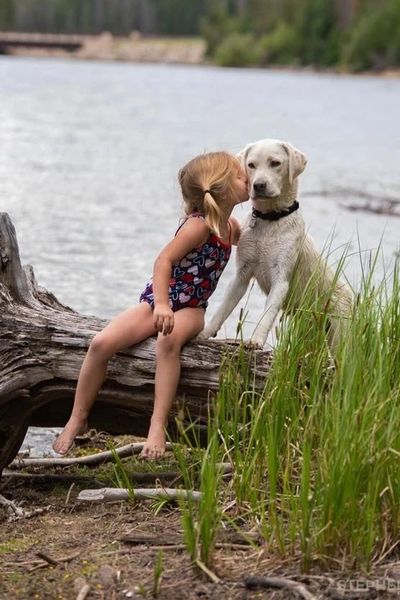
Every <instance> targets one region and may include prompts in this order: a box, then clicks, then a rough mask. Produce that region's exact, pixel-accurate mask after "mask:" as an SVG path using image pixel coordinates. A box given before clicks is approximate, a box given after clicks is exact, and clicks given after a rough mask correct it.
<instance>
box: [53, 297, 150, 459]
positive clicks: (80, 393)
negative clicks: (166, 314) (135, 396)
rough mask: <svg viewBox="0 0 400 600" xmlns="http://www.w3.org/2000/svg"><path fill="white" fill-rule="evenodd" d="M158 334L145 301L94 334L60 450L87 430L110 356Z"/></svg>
mask: <svg viewBox="0 0 400 600" xmlns="http://www.w3.org/2000/svg"><path fill="white" fill-rule="evenodd" d="M155 334H156V329H155V327H154V324H153V311H152V308H151V306H150V305H149V304H148V303H147V302H142V303H141V304H139V305H138V306H135V307H133V308H128V310H126V311H124V312H123V313H121V314H119V315H118V316H117V317H115V319H113V320H112V321H111V323H109V324H108V325H107V327H105V328H104V329H103V331H101V332H100V333H98V334H96V335H95V336H94V338H93V340H92V342H91V344H90V346H89V350H88V352H87V354H86V357H85V359H84V361H83V364H82V367H81V371H80V373H79V379H78V384H77V387H76V392H75V399H74V405H73V408H72V413H71V416H70V418H69V421H68V423H67V424H66V425H65V427H64V429H63V431H62V432H61V434H60V435H59V436H58V437H57V438H56V440H55V442H54V444H53V448H54V450H55V451H56V452H58V453H59V454H66V453H67V452H68V450H69V449H70V448H71V446H72V444H73V441H74V439H75V436H77V435H79V434H80V433H84V432H85V431H86V430H87V418H88V415H89V412H90V409H91V407H92V405H93V403H94V401H95V399H96V395H97V392H98V391H99V389H100V387H101V386H102V384H103V381H104V379H105V376H106V371H107V364H108V361H109V359H110V358H111V357H112V356H113V355H114V354H115V353H116V352H118V351H120V350H123V349H124V348H128V347H129V346H132V345H134V344H138V343H139V342H141V341H142V340H145V339H146V338H148V337H150V336H151V335H155Z"/></svg>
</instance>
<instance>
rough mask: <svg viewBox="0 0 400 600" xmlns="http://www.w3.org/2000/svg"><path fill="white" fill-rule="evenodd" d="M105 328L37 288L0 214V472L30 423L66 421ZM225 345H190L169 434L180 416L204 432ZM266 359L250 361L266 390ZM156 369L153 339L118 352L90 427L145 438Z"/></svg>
mask: <svg viewBox="0 0 400 600" xmlns="http://www.w3.org/2000/svg"><path fill="white" fill-rule="evenodd" d="M49 252H50V249H49ZM105 324H106V322H105V321H104V320H102V319H99V318H97V317H90V316H84V315H81V314H79V313H77V312H75V311H74V310H72V309H71V308H69V307H68V306H65V305H64V304H62V303H61V302H59V301H58V300H57V298H56V297H55V296H54V295H53V294H52V293H51V292H48V291H47V290H45V289H44V288H42V287H40V286H39V285H38V283H37V282H36V279H35V276H34V273H33V269H32V267H31V266H25V267H22V265H21V262H20V258H19V250H18V243H17V237H16V233H15V229H14V226H13V224H12V222H11V220H10V218H9V217H8V215H7V214H6V213H0V474H1V471H2V469H3V468H4V467H5V466H7V465H8V464H9V463H10V462H11V461H12V460H13V458H14V457H15V456H16V454H17V452H18V450H19V448H20V446H21V444H22V441H23V439H24V437H25V433H26V430H27V428H28V426H29V425H36V426H39V427H58V426H60V427H61V426H63V425H64V424H65V422H66V420H67V418H68V416H69V413H70V410H71V407H72V402H73V396H74V390H75V386H76V381H77V378H78V374H79V369H80V366H81V364H82V360H83V358H84V356H85V353H86V351H87V349H88V346H89V343H90V340H91V339H92V337H93V335H94V334H95V333H96V332H98V331H100V330H101V329H102V328H103V327H104V325H105ZM227 348H231V350H232V349H234V348H235V346H234V345H229V344H228V342H227V341H226V340H219V341H216V340H214V341H208V342H197V341H193V342H191V343H190V344H187V345H186V346H185V347H184V348H183V350H182V355H181V361H182V374H181V382H180V386H179V388H178V392H177V402H176V403H175V405H174V407H173V410H172V411H171V418H170V424H169V429H170V431H171V433H172V434H173V430H174V423H175V421H176V417H177V415H178V413H179V415H186V416H184V420H185V419H187V418H188V415H190V419H191V420H195V421H197V422H198V424H199V426H200V427H201V426H203V427H205V424H206V419H207V412H208V405H209V400H210V397H211V396H212V394H213V393H215V392H216V391H217V389H218V383H219V369H220V365H221V361H222V360H223V359H224V356H225V355H226V353H227ZM270 358H271V357H270V354H269V353H267V352H260V351H256V352H253V353H252V354H251V359H250V354H249V361H250V360H251V369H252V370H253V371H254V373H255V381H256V386H257V387H262V385H263V380H264V378H265V376H266V374H267V372H268V367H269V364H270ZM154 370H155V338H150V339H148V340H146V341H144V342H142V343H141V344H138V345H136V346H134V347H132V348H129V349H128V350H126V351H124V352H119V353H118V354H117V355H116V356H115V358H114V359H112V360H111V361H110V364H109V369H108V374H107V379H106V381H105V383H104V385H103V387H102V389H101V391H100V392H99V395H98V399H97V401H96V403H95V405H94V407H93V410H92V412H91V415H90V423H89V424H90V427H95V428H97V429H102V430H106V431H108V432H109V433H111V434H126V433H129V434H132V435H143V436H144V435H146V433H147V429H148V425H149V418H150V416H151V412H152V404H153V388H154ZM183 403H184V406H185V410H184V411H182V410H180V407H181V406H182V404H183Z"/></svg>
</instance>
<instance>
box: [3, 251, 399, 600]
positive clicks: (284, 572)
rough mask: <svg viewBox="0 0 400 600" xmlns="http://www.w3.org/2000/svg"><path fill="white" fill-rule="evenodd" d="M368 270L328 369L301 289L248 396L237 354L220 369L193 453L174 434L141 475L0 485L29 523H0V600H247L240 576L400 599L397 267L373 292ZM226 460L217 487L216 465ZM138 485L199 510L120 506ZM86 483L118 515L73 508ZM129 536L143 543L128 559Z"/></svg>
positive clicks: (109, 472)
mask: <svg viewBox="0 0 400 600" xmlns="http://www.w3.org/2000/svg"><path fill="white" fill-rule="evenodd" d="M375 261H376V259H370V261H369V262H368V263H367V264H366V265H365V267H364V271H363V280H362V284H361V289H360V291H359V293H358V294H357V295H356V298H355V305H354V310H353V313H352V315H351V318H349V319H348V321H347V326H346V328H345V334H344V335H343V336H342V339H341V340H340V343H339V346H338V348H337V350H336V353H335V358H334V359H333V358H332V356H331V355H330V351H329V349H328V346H327V336H326V328H327V312H328V311H329V303H327V302H326V299H325V300H324V304H321V301H320V297H319V296H318V295H317V294H316V293H315V288H314V286H313V285H312V284H310V286H308V287H307V289H305V290H304V301H303V303H302V307H301V309H300V310H297V311H296V312H295V313H294V314H293V315H292V316H291V317H290V318H285V319H284V320H283V322H282V323H281V326H280V330H279V335H278V341H277V345H276V349H275V353H274V360H273V363H272V366H271V371H270V373H269V375H268V377H267V378H266V381H265V387H264V389H263V391H262V392H259V391H258V392H256V391H255V387H254V386H253V382H252V380H251V377H250V375H249V369H248V366H249V360H248V354H247V352H245V350H244V348H243V346H241V347H239V348H238V350H237V351H236V352H235V354H234V355H233V356H232V355H230V356H227V357H226V360H225V363H224V364H223V365H222V368H221V385H220V390H219V393H218V396H217V397H216V398H215V402H214V411H213V415H212V417H211V415H210V420H209V428H208V445H207V447H206V448H204V447H203V448H202V447H201V446H200V444H196V443H193V432H192V435H191V436H188V432H187V431H182V432H181V441H182V442H183V443H182V444H175V445H174V450H173V452H174V454H173V456H172V457H171V455H168V456H166V457H165V458H164V459H163V460H162V461H161V462H160V463H159V464H156V465H154V464H151V463H149V464H146V463H139V462H138V460H137V459H135V458H130V459H128V460H127V461H124V462H123V463H122V462H121V461H118V460H116V461H115V462H114V464H111V465H103V466H101V467H96V470H95V471H94V472H93V470H91V469H90V468H88V467H84V468H82V467H79V468H78V467H70V468H69V469H68V472H69V473H70V474H74V475H79V476H82V477H84V478H86V479H85V481H83V482H81V483H79V482H77V483H74V485H73V486H71V481H70V480H69V481H67V480H66V481H62V480H59V481H58V483H56V484H54V482H52V481H51V480H49V481H47V482H46V480H38V479H36V480H35V479H33V480H32V481H31V482H29V480H23V479H22V480H17V479H12V478H11V479H10V480H7V478H5V480H2V485H1V488H0V493H2V494H4V495H7V496H8V497H10V498H13V499H14V500H21V501H24V503H25V507H27V506H29V507H31V508H32V507H42V508H43V509H44V512H43V513H40V514H37V515H36V516H34V517H32V518H31V519H24V520H20V521H17V522H16V523H7V522H5V515H1V514H0V519H1V517H3V523H2V534H1V536H0V555H1V559H2V567H1V569H0V575H1V578H0V595H1V594H3V595H4V597H11V595H12V596H13V597H15V598H21V599H22V598H24V599H25V598H27V597H34V598H62V599H64V598H66V599H69V598H76V596H77V593H78V591H79V590H81V589H82V588H83V586H84V585H88V586H89V587H90V594H89V596H88V598H89V599H90V598H104V597H107V598H108V597H110V598H125V597H134V598H152V597H158V598H161V599H163V598H164V599H171V600H172V598H173V599H174V600H177V599H180V598H182V599H183V598H184V599H185V600H188V599H192V598H193V599H194V598H198V597H199V596H200V595H203V596H204V597H206V598H232V599H237V600H239V598H243V594H244V593H245V594H247V595H246V597H247V598H253V597H254V598H258V597H260V592H257V591H254V592H251V591H246V592H244V587H245V586H246V576H248V575H249V574H251V575H254V574H258V575H270V576H271V575H274V576H276V577H281V578H283V579H284V580H290V581H291V582H297V583H300V582H303V583H306V585H307V587H308V589H310V590H311V591H312V592H313V593H316V594H317V595H318V597H319V598H330V597H332V596H333V597H337V598H339V597H340V598H342V597H343V598H344V597H347V596H346V595H345V591H346V589H347V591H350V592H352V591H353V592H354V591H358V592H359V590H360V587H359V586H360V585H361V586H362V589H365V590H368V589H370V590H371V587H374V585H377V586H381V587H379V589H380V590H381V592H380V597H382V598H390V597H392V595H393V594H392V592H391V591H390V590H397V591H398V590H399V589H400V583H399V582H398V581H397V579H398V578H399V575H400V574H399V570H398V564H399V560H398V559H399V552H398V540H399V533H400V531H399V530H400V511H399V500H400V469H399V459H400V429H399V422H400V403H399V400H400V270H399V267H400V261H397V263H396V265H395V267H394V269H393V272H392V273H390V274H388V275H387V277H386V278H385V279H384V280H383V281H381V282H379V283H376V280H375V278H374V276H373V274H374V266H375ZM252 360H256V353H255V354H254V356H253V358H252ZM190 439H191V440H192V441H190ZM127 441H129V440H123V441H122V442H123V443H126V442H127ZM92 450H93V448H89V449H87V450H85V451H84V452H85V453H88V452H91V451H92ZM227 461H229V462H231V463H232V465H233V473H232V475H231V476H230V477H228V478H227V477H226V475H224V472H223V471H222V470H221V468H220V466H219V464H220V463H222V462H224V463H226V462H227ZM141 470H146V471H152V472H153V473H157V474H158V477H159V478H160V479H161V477H162V474H163V472H164V475H165V472H168V473H169V475H168V477H169V478H170V479H171V478H172V481H170V483H169V484H168V486H171V485H172V486H175V487H182V488H186V489H196V490H200V491H201V492H202V494H203V495H202V499H201V501H200V502H199V503H195V502H192V501H190V500H188V501H181V502H180V503H179V505H178V506H174V505H171V504H170V503H167V502H165V501H163V500H157V501H154V500H151V501H150V500H149V501H142V502H139V501H136V500H135V496H134V490H135V486H136V487H143V484H141V483H134V484H133V486H132V484H131V483H130V482H131V481H132V476H133V473H134V472H135V473H136V481H137V477H138V474H137V472H138V471H141ZM37 472H40V473H43V468H42V469H39V470H38V471H37ZM55 472H56V473H57V474H62V473H65V470H60V469H56V470H55ZM87 478H89V479H87ZM90 479H92V480H93V481H92V484H93V485H98V484H99V483H100V485H102V484H103V485H114V486H115V485H121V486H125V487H126V486H127V482H128V487H131V489H132V495H131V499H130V501H128V502H123V503H113V504H111V505H87V504H81V503H79V502H77V501H76V496H77V493H78V492H79V490H80V489H82V487H88V485H89V484H90V483H91V482H90ZM95 480H96V481H95ZM161 481H162V482H163V483H164V484H165V481H164V479H161ZM163 483H156V485H163ZM153 487H154V484H153ZM138 535H139V537H140V536H141V535H147V536H149V539H152V541H151V542H150V541H149V542H148V543H146V542H145V541H142V542H141V543H140V544H139V543H137V542H136V543H135V544H132V538H135V536H136V537H137V536H138ZM127 536H128V537H129V538H130V539H131V541H130V542H129V541H128V542H127V540H126V537H127ZM38 551H40V552H41V553H42V555H43V554H45V555H46V556H50V558H52V559H54V564H52V563H48V562H45V561H44V560H43V558H41V557H40V556H38ZM396 569H397V571H396ZM396 578H397V579H396ZM352 582H353V583H354V582H355V583H354V585H356V586H358V587H356V588H352V587H351V585H353V584H352ZM360 582H361V583H360ZM374 582H375V583H374ZM344 585H349V586H350V587H348V588H346V589H345V588H344V587H343V586H344ZM382 586H383V587H382ZM396 586H397V587H396ZM253 593H254V595H253ZM274 593H275V592H274ZM276 594H277V595H276V596H273V597H276V598H282V599H283V598H288V597H289V595H288V594H289V592H288V591H287V590H283V591H281V592H276ZM335 594H336V595H335ZM348 597H350V596H348ZM351 597H353V596H351ZM357 597H358V596H357ZM368 597H370V596H368ZM371 597H372V596H371Z"/></svg>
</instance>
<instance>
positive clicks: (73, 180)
mask: <svg viewBox="0 0 400 600" xmlns="http://www.w3.org/2000/svg"><path fill="white" fill-rule="evenodd" d="M399 106H400V79H389V78H387V79H386V78H381V77H375V76H365V77H364V76H363V77H354V76H338V75H334V74H315V73H311V72H290V71H268V70H255V69H219V68H214V67H206V66H201V67H199V66H196V67H189V66H171V65H149V64H132V63H115V62H112V63H111V62H110V63H106V62H85V61H73V60H71V61H68V60H59V59H28V58H20V57H18V58H17V57H0V144H1V146H0V147H1V154H0V211H6V212H8V213H9V214H10V216H11V218H12V219H13V222H14V224H15V226H16V229H17V234H18V239H19V245H20V251H21V257H22V261H23V262H24V263H30V264H32V265H34V268H35V273H36V276H37V279H38V281H39V283H40V284H41V285H43V286H45V287H46V288H48V289H49V290H51V291H52V292H53V293H55V295H56V296H57V297H58V298H59V299H60V300H61V301H62V302H63V303H65V304H68V305H70V306H72V307H73V308H75V309H76V310H78V311H80V312H82V313H86V314H95V315H98V316H103V317H106V318H110V317H111V316H113V315H114V314H116V313H118V312H119V311H121V310H123V309H125V308H126V307H127V306H129V305H130V304H132V303H134V302H136V301H137V298H138V295H139V294H140V292H141V290H142V288H143V285H144V283H145V281H146V279H147V277H148V276H149V274H150V273H151V270H152V265H153V260H154V258H155V255H156V253H157V252H158V250H159V249H161V248H162V246H163V245H164V244H165V243H167V242H168V241H169V240H170V239H171V237H172V235H173V233H174V231H175V229H176V226H177V223H178V220H179V217H180V215H181V200H180V197H179V190H178V185H177V181H176V175H177V171H178V169H179V167H180V166H182V165H183V164H184V163H185V162H186V161H187V160H189V159H190V158H192V157H193V156H195V155H196V154H199V153H201V152H203V151H211V150H216V149H226V150H229V151H233V152H237V151H239V150H240V149H241V148H242V147H243V146H244V145H245V144H247V143H248V142H251V141H255V140H258V139H260V138H264V137H272V138H279V139H283V140H289V141H290V142H291V143H292V144H294V145H295V146H297V147H298V148H299V149H301V150H302V151H303V152H305V154H306V155H307V157H308V166H307V169H306V171H305V172H304V174H303V175H302V176H301V182H300V186H301V189H300V202H301V206H302V209H303V213H304V216H305V219H306V222H307V225H308V228H309V232H310V233H311V235H312V236H313V237H314V239H315V241H316V243H317V245H318V246H319V247H320V248H321V249H322V248H323V247H324V246H325V245H326V243H327V240H331V243H332V247H333V248H338V249H339V251H338V252H337V253H336V255H335V256H333V257H332V259H331V260H332V261H333V262H334V261H335V257H336V258H339V256H340V249H341V248H342V247H343V244H346V243H350V248H351V250H352V251H354V252H355V253H357V251H358V248H359V246H360V248H361V250H362V252H363V256H366V253H367V252H368V251H369V250H373V249H376V248H377V247H378V245H379V244H380V242H382V248H383V255H384V261H383V262H382V264H381V265H380V273H382V272H383V268H386V269H388V268H390V264H391V263H392V261H393V258H394V257H395V255H396V254H397V253H398V252H399V248H400V235H399V231H400V219H399V218H398V217H397V218H396V217H385V216H380V215H376V214H372V213H367V212H351V211H349V210H348V209H347V208H346V206H348V205H352V204H359V203H360V202H361V203H363V202H364V199H363V195H364V194H365V193H368V194H371V196H372V197H375V198H381V197H389V198H393V199H399V198H400V169H399V164H400V160H399V159H400V122H399ZM247 211H248V205H246V204H245V205H244V206H242V207H238V209H237V211H236V214H237V216H238V217H239V219H241V218H243V217H244V215H245V214H246V212H247ZM233 269H234V261H233V260H232V261H231V263H230V264H229V265H228V268H227V270H226V273H224V276H223V278H222V280H221V283H220V285H219V288H218V289H217V291H216V292H215V294H214V296H213V298H212V300H211V302H210V307H209V314H212V313H213V311H214V310H215V308H216V306H217V305H218V303H219V301H220V300H221V297H222V294H223V291H224V289H225V287H226V283H227V281H228V280H229V278H230V277H231V276H232V273H233ZM347 276H348V278H349V279H350V281H351V282H352V283H353V284H355V285H357V281H359V277H360V260H359V258H358V257H357V256H354V257H353V258H352V259H351V260H350V261H349V264H348V267H347ZM263 306H264V299H263V298H262V296H261V295H260V294H258V293H257V290H253V291H252V293H251V295H250V298H249V300H248V308H249V310H250V317H249V323H248V324H247V326H246V332H247V333H251V331H252V328H253V327H254V325H255V323H256V322H257V319H258V317H259V316H260V314H261V312H262V309H263ZM238 310H239V309H238ZM238 310H237V311H236V312H235V313H234V314H233V316H232V317H231V318H230V320H229V321H228V322H227V324H226V327H225V329H224V331H222V333H221V335H233V334H234V331H235V325H236V322H237V318H238ZM48 434H49V435H53V433H52V432H48ZM44 435H46V432H42V431H39V432H38V431H31V432H30V436H31V437H29V438H28V440H27V443H29V444H30V445H33V446H34V448H35V449H36V450H38V451H41V450H43V447H44V446H47V440H45V438H44V437H43V436H44ZM44 440H45V441H44Z"/></svg>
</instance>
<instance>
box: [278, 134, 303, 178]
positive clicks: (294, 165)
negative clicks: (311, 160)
mask: <svg viewBox="0 0 400 600" xmlns="http://www.w3.org/2000/svg"><path fill="white" fill-rule="evenodd" d="M282 146H283V147H284V149H285V150H286V152H287V154H288V156H289V183H290V185H292V183H293V181H294V180H295V179H296V177H298V176H299V175H300V174H301V173H302V172H303V171H304V169H305V168H306V165H307V157H306V155H305V154H303V152H300V150H297V148H295V147H294V146H292V144H289V142H284V143H283V144H282Z"/></svg>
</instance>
